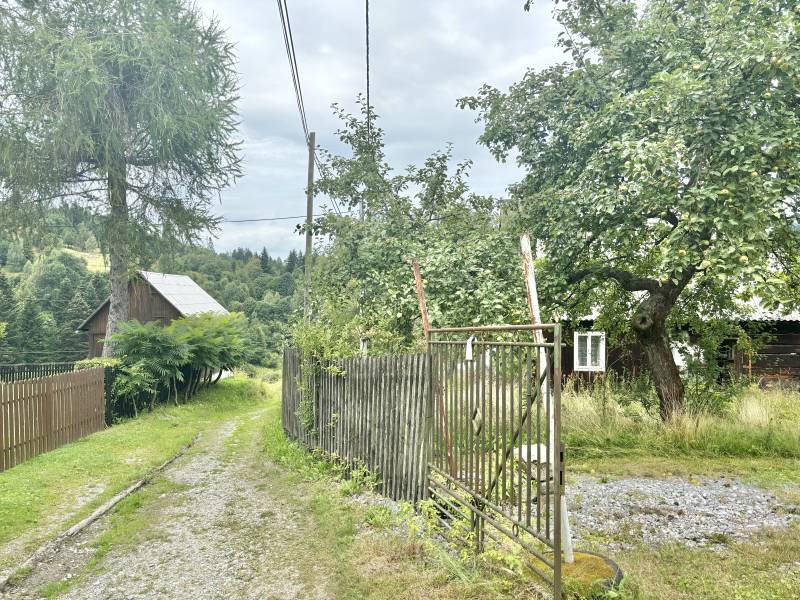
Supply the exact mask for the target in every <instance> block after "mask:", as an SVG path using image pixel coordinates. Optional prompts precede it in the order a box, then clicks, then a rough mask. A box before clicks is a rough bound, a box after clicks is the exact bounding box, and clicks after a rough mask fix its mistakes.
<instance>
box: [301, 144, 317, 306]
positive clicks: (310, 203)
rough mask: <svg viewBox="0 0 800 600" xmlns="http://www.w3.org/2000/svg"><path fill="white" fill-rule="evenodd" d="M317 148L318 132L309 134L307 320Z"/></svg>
mask: <svg viewBox="0 0 800 600" xmlns="http://www.w3.org/2000/svg"><path fill="white" fill-rule="evenodd" d="M316 149H317V134H316V133H315V132H313V131H311V132H309V134H308V187H307V188H306V255H305V257H304V258H303V271H304V274H305V278H306V282H305V290H304V291H303V311H304V314H305V318H306V320H308V319H309V318H310V317H311V257H312V254H313V251H314V250H313V246H312V241H313V240H312V238H313V235H312V232H311V227H312V225H313V223H314V153H315V151H316Z"/></svg>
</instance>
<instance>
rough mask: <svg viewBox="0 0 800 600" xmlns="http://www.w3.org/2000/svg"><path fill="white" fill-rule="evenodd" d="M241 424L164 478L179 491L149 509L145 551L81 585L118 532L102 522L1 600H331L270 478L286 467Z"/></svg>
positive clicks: (122, 554)
mask: <svg viewBox="0 0 800 600" xmlns="http://www.w3.org/2000/svg"><path fill="white" fill-rule="evenodd" d="M258 416H259V415H258V414H253V415H250V417H251V418H258ZM242 420H243V419H240V420H236V421H230V422H228V423H226V424H225V426H223V427H222V428H220V429H219V430H218V431H216V432H211V433H209V434H208V435H207V436H206V439H204V440H202V441H201V443H198V444H197V445H196V446H195V448H194V449H193V450H192V451H191V452H190V453H189V454H187V456H185V457H183V458H182V459H180V460H179V461H177V462H176V463H175V464H174V465H172V466H170V467H169V468H168V469H167V470H166V471H165V472H164V474H163V475H162V476H163V477H166V478H167V479H168V480H170V481H171V482H173V483H175V484H178V487H177V488H176V489H175V490H173V491H170V492H168V493H165V494H163V495H162V496H161V497H159V498H156V499H155V500H153V501H152V503H151V504H148V506H147V514H148V516H151V517H152V519H153V523H152V524H151V525H150V527H149V528H148V529H147V530H146V531H145V532H144V536H143V540H142V541H141V542H139V543H137V544H131V545H123V546H120V547H115V548H114V549H112V552H111V553H110V554H109V555H108V556H106V557H105V558H104V559H103V560H102V562H101V564H100V569H99V572H98V573H96V574H87V575H84V576H80V577H78V576H77V575H76V574H80V573H84V572H85V565H86V563H87V561H88V560H89V559H90V558H91V556H92V555H93V554H94V551H95V549H94V546H93V542H94V541H95V540H96V539H97V538H98V536H99V535H101V534H102V532H103V531H104V530H105V529H107V528H108V527H109V519H107V518H106V519H101V521H99V522H97V523H96V524H95V525H92V526H90V527H89V528H88V529H87V530H85V532H84V533H82V534H81V535H79V536H78V538H77V539H75V540H74V542H72V543H70V544H68V545H65V546H64V547H62V548H61V549H59V551H58V552H57V553H56V554H55V555H54V556H51V557H50V558H49V559H48V560H47V561H45V562H44V563H43V564H40V565H38V566H37V567H36V568H35V569H34V571H33V572H32V573H31V574H30V575H29V576H28V577H27V578H26V579H25V580H24V581H23V582H21V583H20V584H18V585H17V586H16V587H14V588H11V589H9V590H7V592H6V594H5V595H2V594H0V598H3V599H6V598H9V599H10V598H29V599H33V598H38V597H39V595H40V594H39V590H41V588H42V586H43V585H45V584H47V583H52V582H57V581H68V580H70V579H72V578H73V577H77V580H76V582H74V584H73V586H72V587H71V588H70V590H69V591H68V592H67V593H66V594H64V595H62V596H59V597H60V598H63V599H66V600H133V599H137V600H138V599H148V600H150V599H170V600H200V599H203V600H205V599H219V600H222V599H233V598H236V599H242V600H261V599H265V600H266V599H278V598H280V599H283V598H286V599H295V598H296V599H300V598H302V599H306V598H308V599H311V600H313V599H319V600H323V599H327V598H330V597H331V596H330V594H329V593H328V592H327V590H326V584H327V582H326V580H325V578H324V576H323V575H322V574H319V573H309V572H308V570H307V569H304V572H302V573H301V572H300V570H301V569H303V567H302V566H299V565H302V561H301V560H298V554H299V555H300V556H302V553H303V551H304V550H303V549H304V547H305V545H304V544H305V539H306V538H307V531H306V528H307V527H308V522H307V520H306V515H305V514H304V512H303V511H302V510H301V508H300V507H298V506H294V505H293V503H292V502H291V500H289V499H288V498H287V496H286V494H285V493H284V492H285V491H284V490H282V489H279V484H277V483H276V481H277V480H276V479H275V478H270V477H269V473H270V471H271V470H276V469H277V467H276V466H275V465H272V464H271V463H269V462H268V461H265V459H264V458H263V455H262V453H261V449H260V436H259V435H257V434H256V435H251V436H244V435H243V436H240V438H239V441H236V442H234V441H233V440H232V439H231V435H232V434H233V432H234V431H235V430H236V428H237V427H238V426H239V425H240V424H241V423H242ZM226 443H227V445H228V447H227V448H226ZM231 444H238V446H236V445H234V446H231Z"/></svg>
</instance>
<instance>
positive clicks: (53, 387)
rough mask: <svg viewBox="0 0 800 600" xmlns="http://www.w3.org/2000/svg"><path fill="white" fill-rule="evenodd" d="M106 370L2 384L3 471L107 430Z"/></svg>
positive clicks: (0, 454) (0, 436)
mask: <svg viewBox="0 0 800 600" xmlns="http://www.w3.org/2000/svg"><path fill="white" fill-rule="evenodd" d="M103 383H104V382H103V368H102V367H97V368H94V369H87V370H85V371H75V372H72V373H62V374H59V375H53V376H50V377H42V378H39V379H28V380H22V381H15V382H12V383H0V471H4V470H5V469H10V468H11V467H13V466H15V465H18V464H20V463H22V462H24V461H26V460H28V459H30V458H33V457H34V456H37V455H39V454H42V453H43V452H48V451H50V450H54V449H56V448H58V447H59V446H62V445H64V444H68V443H70V442H73V441H75V440H77V439H80V438H81V437H83V436H85V435H88V434H90V433H94V432H95V431H99V430H101V429H103V428H104V427H105V421H104V417H105V414H104V413H105V401H104V397H103Z"/></svg>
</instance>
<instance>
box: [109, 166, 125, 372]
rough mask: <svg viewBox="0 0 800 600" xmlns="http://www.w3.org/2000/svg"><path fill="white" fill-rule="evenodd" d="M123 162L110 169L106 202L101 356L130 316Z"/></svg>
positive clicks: (110, 350)
mask: <svg viewBox="0 0 800 600" xmlns="http://www.w3.org/2000/svg"><path fill="white" fill-rule="evenodd" d="M126 187H127V182H126V169H125V163H124V162H121V161H119V162H118V163H117V164H116V165H115V166H113V167H111V168H109V172H108V201H109V205H110V207H111V210H110V211H109V212H110V214H109V217H110V219H109V222H108V224H107V226H106V243H107V244H108V254H109V258H110V262H111V273H110V276H111V302H110V304H109V307H108V323H107V325H106V336H105V340H106V341H105V342H104V343H103V356H112V354H113V350H112V348H111V345H110V344H109V343H108V340H109V338H111V336H112V335H114V333H116V331H117V329H119V324H120V323H124V322H125V321H128V320H129V319H130V298H129V296H128V260H129V252H130V249H129V247H128V200H127V197H126Z"/></svg>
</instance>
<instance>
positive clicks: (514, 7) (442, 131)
mask: <svg viewBox="0 0 800 600" xmlns="http://www.w3.org/2000/svg"><path fill="white" fill-rule="evenodd" d="M287 3H288V5H289V15H290V18H291V25H292V33H293V35H294V41H295V51H296V54H297V62H298V67H299V70H300V78H301V84H302V87H303V96H304V100H305V106H306V114H307V117H308V123H309V128H310V129H311V130H314V131H316V132H317V143H318V144H319V145H320V146H322V147H324V148H328V149H330V150H334V151H337V150H338V151H342V150H343V149H342V148H340V147H339V145H338V144H337V143H336V139H335V137H334V131H335V130H336V129H337V127H338V123H337V120H336V119H335V118H333V116H332V114H331V110H330V105H331V103H333V102H338V103H339V104H341V105H342V106H344V107H345V108H346V109H348V110H350V111H352V110H355V99H356V95H357V94H358V93H359V92H363V91H364V89H365V64H364V62H365V56H364V54H365V40H364V0H327V1H320V0H316V1H314V0H288V2H287ZM199 5H200V6H201V7H202V9H203V10H204V11H205V12H206V13H208V14H215V15H216V16H217V18H219V19H220V21H221V22H222V24H223V25H224V26H225V27H226V29H227V30H228V36H229V38H230V40H231V41H233V42H235V43H236V46H237V49H238V55H239V62H240V71H241V82H242V91H241V96H242V100H241V103H240V113H241V135H242V138H243V140H244V176H243V177H242V179H241V180H240V181H239V182H238V183H237V184H236V186H235V187H233V188H230V189H228V190H226V191H225V192H224V193H223V197H222V206H220V207H219V214H220V215H221V216H223V217H224V218H226V219H250V218H263V217H283V216H294V215H302V214H303V213H304V212H305V197H304V188H305V180H306V160H307V152H306V149H305V144H304V140H303V133H302V128H301V125H300V117H299V115H298V112H297V108H296V105H295V99H294V92H293V89H292V85H291V78H290V72H289V66H288V61H287V58H286V52H285V49H284V42H283V37H282V34H281V28H280V21H279V17H278V10H277V3H276V2H273V1H272V0H259V1H256V0H200V2H199ZM522 7H523V0H459V1H457V2H456V1H455V0H382V1H381V0H373V1H372V2H371V4H370V30H371V36H370V63H371V68H370V79H371V82H370V88H371V101H372V104H373V106H374V107H375V111H376V113H377V114H379V115H380V116H381V120H380V125H381V127H383V129H384V131H385V133H386V143H387V147H386V154H387V157H388V159H389V162H390V164H391V165H392V166H393V167H394V168H404V167H405V166H406V165H408V164H411V163H414V164H419V163H421V162H422V161H423V160H424V159H425V158H426V157H427V156H428V155H429V154H430V153H431V152H433V151H435V150H437V149H442V148H444V147H445V145H446V144H447V143H448V142H450V143H452V144H453V146H454V148H453V152H454V158H455V160H457V161H460V160H463V159H466V158H469V159H472V160H473V161H474V163H475V164H474V167H473V170H472V176H471V186H472V188H473V189H474V190H475V191H476V192H478V193H482V194H493V195H498V196H499V195H503V194H504V192H505V189H506V186H508V184H510V183H513V182H514V181H516V180H517V179H518V178H519V172H518V171H517V168H516V166H515V165H513V164H512V165H509V164H506V165H501V164H498V163H497V162H496V161H495V160H494V159H493V158H492V157H491V156H490V155H489V153H488V152H487V151H486V149H485V148H483V147H481V146H478V145H477V143H476V141H477V137H478V135H479V134H480V131H481V129H480V126H479V125H478V124H476V123H475V122H474V114H473V113H472V112H470V111H464V110H459V109H458V108H456V106H455V103H456V99H458V98H460V97H462V96H465V95H469V94H472V93H475V92H476V91H477V90H478V88H479V87H480V86H481V85H482V84H483V83H489V84H491V85H495V86H498V87H501V88H505V87H507V86H508V85H509V84H510V83H513V82H515V81H518V80H519V79H520V78H521V77H522V75H523V74H524V72H525V70H526V69H527V68H529V67H542V66H545V65H548V64H551V63H553V62H557V61H558V60H560V59H561V57H562V55H561V52H560V51H559V50H558V49H557V48H556V47H555V42H556V38H557V35H558V31H559V27H558V24H557V23H555V22H554V21H553V19H552V16H551V3H550V2H543V1H542V2H536V3H535V5H534V8H533V9H532V10H531V12H529V13H526V12H524V11H523V8H522ZM324 203H325V201H324V199H319V200H318V201H317V204H318V205H320V204H324ZM296 224H297V223H296V222H292V221H278V222H271V223H269V222H268V223H249V224H233V223H228V224H223V229H222V231H221V233H220V235H219V239H217V240H216V241H215V242H214V244H215V247H216V248H217V249H218V250H230V249H232V248H234V247H236V246H246V247H250V248H253V249H260V248H261V247H262V246H265V247H266V248H267V250H268V251H269V252H270V253H271V254H273V255H279V256H280V255H285V254H287V253H288V252H289V251H290V250H292V249H300V248H301V247H302V238H301V237H300V236H298V235H297V234H295V233H294V227H295V225H296Z"/></svg>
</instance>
